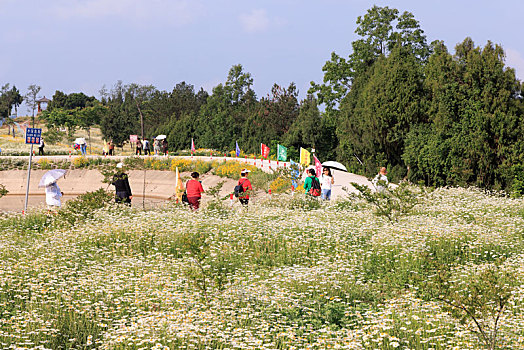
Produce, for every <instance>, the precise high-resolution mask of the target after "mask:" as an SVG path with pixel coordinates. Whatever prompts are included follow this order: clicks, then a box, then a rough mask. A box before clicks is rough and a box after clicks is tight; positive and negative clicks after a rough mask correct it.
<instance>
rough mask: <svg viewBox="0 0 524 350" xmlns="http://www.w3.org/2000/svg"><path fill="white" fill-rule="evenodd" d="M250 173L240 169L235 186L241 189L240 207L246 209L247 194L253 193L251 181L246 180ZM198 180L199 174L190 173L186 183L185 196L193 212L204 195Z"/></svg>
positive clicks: (198, 206)
mask: <svg viewBox="0 0 524 350" xmlns="http://www.w3.org/2000/svg"><path fill="white" fill-rule="evenodd" d="M249 173H250V171H249V170H247V169H242V171H241V172H240V179H239V180H238V184H237V186H241V187H242V191H241V194H240V195H239V196H238V200H239V201H240V204H242V206H244V207H247V205H248V203H249V194H250V193H251V192H252V191H253V186H252V185H251V181H249V179H248V178H247V176H248V174H249ZM199 179H200V174H199V173H198V172H196V171H195V172H192V173H191V179H190V180H188V181H187V182H186V186H185V187H186V192H185V193H186V195H187V203H188V204H189V207H190V208H191V210H193V211H195V210H198V208H200V200H201V199H202V193H204V192H205V191H204V187H203V186H202V181H200V180H199Z"/></svg>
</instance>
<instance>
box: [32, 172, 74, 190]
mask: <svg viewBox="0 0 524 350" xmlns="http://www.w3.org/2000/svg"><path fill="white" fill-rule="evenodd" d="M66 173H67V170H64V169H53V170H49V171H48V172H46V173H45V174H44V175H43V176H42V178H41V179H40V182H39V183H38V187H46V186H49V185H51V184H52V183H53V182H56V180H58V179H59V178H61V177H62V176H64V175H65V174H66Z"/></svg>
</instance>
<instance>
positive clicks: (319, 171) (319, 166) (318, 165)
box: [313, 154, 322, 176]
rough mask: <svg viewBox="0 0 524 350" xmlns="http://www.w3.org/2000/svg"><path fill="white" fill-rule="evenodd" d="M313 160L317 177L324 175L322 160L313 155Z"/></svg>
mask: <svg viewBox="0 0 524 350" xmlns="http://www.w3.org/2000/svg"><path fill="white" fill-rule="evenodd" d="M313 160H314V161H315V172H316V173H317V176H320V175H322V163H320V160H318V158H317V157H316V156H315V155H314V154H313Z"/></svg>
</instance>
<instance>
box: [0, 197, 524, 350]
mask: <svg viewBox="0 0 524 350" xmlns="http://www.w3.org/2000/svg"><path fill="white" fill-rule="evenodd" d="M217 201H220V199H217ZM298 201H304V202H306V201H307V199H305V198H304V197H303V195H301V194H296V195H295V197H293V196H290V195H288V194H283V195H275V196H273V197H272V198H269V199H266V200H264V201H259V202H258V203H257V204H256V205H252V206H250V207H249V208H248V209H242V208H236V207H235V208H234V209H231V208H229V207H228V205H227V201H224V202H219V203H218V204H217V203H215V205H208V206H207V207H205V206H204V208H202V209H201V211H199V212H196V213H193V212H190V211H189V210H188V209H187V208H186V207H184V206H182V205H178V204H175V203H169V204H166V205H165V206H164V207H162V208H156V209H151V210H148V211H144V210H138V209H135V208H129V207H126V206H122V207H117V206H114V205H112V204H110V202H111V195H109V194H107V193H104V192H103V191H102V190H100V191H98V192H97V193H94V194H90V195H86V196H83V197H81V198H79V199H77V200H75V201H70V202H68V205H67V206H66V207H65V208H63V209H62V210H61V211H60V212H59V213H58V214H48V213H46V212H33V213H29V214H27V215H25V216H23V217H22V216H20V215H14V214H12V215H4V216H2V217H1V218H0V231H1V232H2V235H1V236H0V256H1V259H0V264H1V267H0V306H1V307H0V310H1V311H0V345H1V348H4V349H9V348H13V349H329V348H335V349H481V348H490V349H495V348H498V349H517V348H524V309H523V307H524V304H523V301H524V283H523V281H524V264H523V263H524V255H523V248H524V203H523V201H522V200H521V199H511V198H507V197H504V196H501V195H499V194H496V193H495V194H493V193H487V192H484V191H480V190H476V189H460V188H446V189H437V190H434V191H425V192H423V193H419V194H418V196H417V204H416V205H415V206H413V208H412V210H410V211H409V212H406V213H404V214H403V215H401V216H399V217H398V218H397V219H396V220H393V221H392V220H388V218H387V217H384V216H381V215H377V213H376V210H375V207H374V206H373V204H372V203H369V202H368V201H366V200H364V199H362V198H359V197H356V196H353V197H350V196H349V195H348V197H347V198H345V199H343V200H339V201H336V202H332V203H317V204H316V205H302V206H297V205H296V203H297V202H298Z"/></svg>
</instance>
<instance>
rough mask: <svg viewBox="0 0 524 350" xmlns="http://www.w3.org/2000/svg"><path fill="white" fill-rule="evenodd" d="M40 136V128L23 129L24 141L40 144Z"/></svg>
mask: <svg viewBox="0 0 524 350" xmlns="http://www.w3.org/2000/svg"><path fill="white" fill-rule="evenodd" d="M41 137H42V129H37V128H27V130H26V131H25V143H26V144H32V145H38V144H40V138H41Z"/></svg>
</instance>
